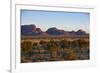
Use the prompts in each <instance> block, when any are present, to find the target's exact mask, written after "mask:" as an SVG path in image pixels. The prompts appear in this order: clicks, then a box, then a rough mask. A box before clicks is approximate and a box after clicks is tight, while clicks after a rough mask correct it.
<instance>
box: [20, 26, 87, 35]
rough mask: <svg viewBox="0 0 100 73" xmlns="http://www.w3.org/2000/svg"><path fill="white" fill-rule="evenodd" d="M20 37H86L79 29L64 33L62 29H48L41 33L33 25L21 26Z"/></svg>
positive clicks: (39, 29)
mask: <svg viewBox="0 0 100 73" xmlns="http://www.w3.org/2000/svg"><path fill="white" fill-rule="evenodd" d="M21 35H22V36H41V35H42V36H49V35H52V36H62V35H63V36H74V35H75V36H77V35H79V36H82V35H88V33H86V32H85V31H83V30H82V29H79V30H78V31H65V30H62V29H58V28H56V27H52V28H49V29H48V30H47V31H45V32H43V31H42V30H41V28H37V27H36V25H35V24H31V25H21Z"/></svg>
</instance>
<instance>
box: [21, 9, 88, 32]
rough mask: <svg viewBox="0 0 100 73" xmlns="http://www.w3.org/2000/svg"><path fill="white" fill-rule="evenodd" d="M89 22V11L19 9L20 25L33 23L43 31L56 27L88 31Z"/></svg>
mask: <svg viewBox="0 0 100 73" xmlns="http://www.w3.org/2000/svg"><path fill="white" fill-rule="evenodd" d="M89 22H90V14H89V13H82V12H61V11H59V12H58V11H57V12H56V11H39V10H21V25H30V24H35V25H36V27H38V28H41V29H42V30H43V31H46V30H47V29H48V28H51V27H56V28H58V29H63V30H66V31H72V30H74V31H77V30H79V29H82V30H84V31H86V32H88V33H89V24H90V23H89Z"/></svg>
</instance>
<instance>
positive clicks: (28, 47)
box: [21, 41, 33, 52]
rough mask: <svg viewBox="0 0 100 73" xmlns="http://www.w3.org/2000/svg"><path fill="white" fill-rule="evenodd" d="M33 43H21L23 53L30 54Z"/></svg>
mask: <svg viewBox="0 0 100 73" xmlns="http://www.w3.org/2000/svg"><path fill="white" fill-rule="evenodd" d="M32 46H33V45H32V42H31V41H23V42H22V43H21V51H23V52H28V51H31V50H32Z"/></svg>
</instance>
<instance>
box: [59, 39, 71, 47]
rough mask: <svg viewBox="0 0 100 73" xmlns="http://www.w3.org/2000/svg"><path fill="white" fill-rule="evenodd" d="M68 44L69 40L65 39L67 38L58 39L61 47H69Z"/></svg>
mask: <svg viewBox="0 0 100 73" xmlns="http://www.w3.org/2000/svg"><path fill="white" fill-rule="evenodd" d="M69 45H70V42H69V41H67V40H61V41H60V46H61V48H67V47H69Z"/></svg>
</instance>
